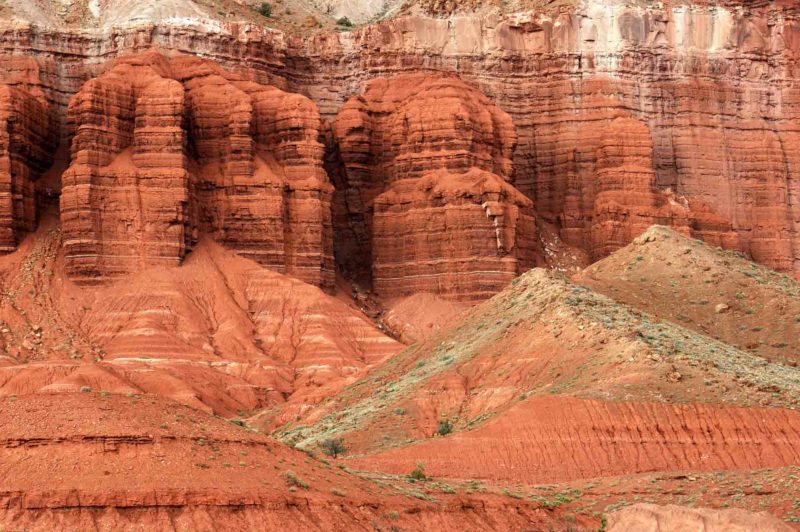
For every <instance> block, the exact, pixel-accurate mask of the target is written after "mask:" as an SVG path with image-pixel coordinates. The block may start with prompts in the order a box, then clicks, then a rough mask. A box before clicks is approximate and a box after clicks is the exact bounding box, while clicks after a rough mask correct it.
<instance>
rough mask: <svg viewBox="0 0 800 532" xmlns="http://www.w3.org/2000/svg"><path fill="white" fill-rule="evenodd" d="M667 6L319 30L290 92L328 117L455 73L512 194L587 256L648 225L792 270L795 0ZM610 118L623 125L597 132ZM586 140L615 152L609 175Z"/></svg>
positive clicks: (797, 213)
mask: <svg viewBox="0 0 800 532" xmlns="http://www.w3.org/2000/svg"><path fill="white" fill-rule="evenodd" d="M664 4H665V5H664V7H663V8H656V7H651V8H644V7H628V6H625V5H623V3H621V2H613V1H603V2H601V1H593V2H586V3H585V4H582V5H580V6H574V7H570V8H564V9H562V10H560V11H549V12H542V11H533V12H530V13H527V14H525V15H517V16H512V17H506V18H493V17H491V16H489V17H484V18H481V19H478V18H470V17H453V18H450V19H448V20H438V19H425V18H414V17H411V18H405V19H398V20H394V21H390V22H386V23H382V24H379V25H376V26H372V27H368V28H365V29H363V30H361V31H359V32H353V33H350V34H342V35H335V36H332V35H321V36H318V37H316V38H314V39H311V40H308V41H306V42H304V43H303V46H304V47H303V52H304V54H305V55H306V58H307V59H306V60H307V61H310V64H311V66H312V68H307V69H305V70H304V71H305V72H306V74H304V75H303V78H301V79H300V80H297V81H295V83H297V82H298V81H299V82H300V86H302V87H303V88H304V89H305V90H307V91H308V93H309V94H310V95H311V97H312V98H313V99H314V100H315V101H317V102H319V105H320V108H321V110H322V112H323V115H326V114H332V113H333V112H334V111H335V110H336V109H337V108H338V106H339V105H340V103H339V102H340V101H341V99H343V96H345V95H347V94H349V93H352V92H358V91H359V87H360V86H361V85H362V84H363V83H364V81H365V80H366V79H368V78H370V77H372V76H375V75H381V76H385V75H389V74H395V73H397V72H402V71H408V70H426V71H428V70H444V71H456V72H458V73H459V75H460V76H461V77H462V79H464V80H465V81H467V82H469V83H472V84H475V85H477V86H478V87H479V88H480V89H481V90H482V91H483V92H484V93H485V94H486V95H487V96H488V97H489V98H490V99H491V100H492V101H493V102H494V103H496V104H497V105H499V106H500V107H501V108H502V109H504V110H505V111H506V112H508V113H509V115H510V116H511V117H512V119H513V120H514V123H515V125H516V130H517V134H518V137H519V140H518V143H517V148H516V150H515V154H514V169H515V186H516V187H517V188H518V189H519V190H520V191H521V192H523V193H524V194H525V195H526V196H527V197H529V198H530V199H532V200H533V201H534V204H535V210H536V213H537V215H538V216H539V217H540V219H541V220H542V221H544V222H547V223H552V224H554V225H555V226H556V227H557V229H558V234H559V236H560V237H561V238H562V239H563V240H564V241H565V242H567V243H568V244H570V245H572V246H577V247H579V248H580V249H581V250H582V251H584V252H586V253H587V254H588V255H589V256H590V257H591V258H592V259H597V258H599V257H602V256H604V255H605V254H607V253H608V252H609V251H611V250H612V249H616V248H618V247H619V246H620V245H621V244H622V243H624V242H626V241H629V240H630V238H631V235H633V234H635V233H636V232H637V231H640V228H641V227H642V226H644V225H646V224H647V223H649V222H650V221H651V220H652V221H658V222H659V223H663V224H669V225H673V226H676V228H681V227H682V228H683V231H687V230H688V232H690V233H691V234H692V235H693V236H696V237H700V238H703V239H705V240H707V241H709V242H712V243H714V244H718V245H724V246H726V247H731V248H737V249H740V250H742V251H744V252H746V253H748V254H750V255H751V256H752V257H753V258H754V259H755V260H757V261H759V262H762V263H764V264H767V265H769V266H771V267H774V268H777V269H779V270H781V271H786V272H794V274H795V275H797V274H798V273H800V261H799V260H798V256H800V252H799V251H798V250H800V240H798V239H799V238H800V236H799V235H800V233H798V228H800V225H799V222H798V220H800V205H798V177H797V176H798V166H797V161H798V153H799V152H798V148H797V146H798V144H797V142H796V140H797V139H796V137H797V126H796V123H797V120H796V114H797V105H796V102H797V99H798V94H797V89H796V87H795V85H796V83H795V82H794V80H795V79H796V78H797V66H798V57H800V37H798V36H799V35H800V7H798V6H797V4H796V3H794V2H757V3H752V2H748V3H743V2H738V3H737V2H728V3H726V4H725V5H724V6H723V5H720V6H708V5H704V4H702V3H698V4H696V5H692V6H687V5H682V4H679V3H670V2H665V3H664ZM342 57H344V58H346V61H343V60H342ZM331 87H335V89H333V90H332V89H331ZM617 118H624V119H625V120H627V121H628V125H620V126H618V127H616V128H614V129H613V130H610V129H609V127H608V124H609V123H611V121H613V120H616V119H617ZM608 135H613V136H615V137H616V138H617V139H618V140H613V139H611V138H609V137H608ZM599 138H602V139H603V142H605V143H611V144H616V145H618V146H619V147H620V150H618V151H620V155H619V156H617V157H615V159H616V162H614V163H613V164H615V165H617V166H618V170H617V171H616V173H617V174H618V175H619V176H621V175H622V174H625V173H627V174H628V176H627V177H625V178H624V179H623V180H622V181H619V182H616V183H615V182H614V181H615V178H614V177H612V176H610V175H609V171H610V170H609V167H608V164H609V163H608V161H606V162H604V161H603V160H602V159H603V158H604V157H606V158H607V154H606V155H604V153H606V152H607V150H603V149H598V148H600V146H598V144H597V142H598V139H599ZM626 146H627V147H626ZM633 146H639V147H638V148H635V149H634V148H632V147H633ZM649 146H651V148H650V147H649ZM632 150H633V151H641V150H644V152H646V151H648V150H650V151H651V153H650V154H649V155H648V154H647V153H644V152H642V153H641V154H639V155H636V154H634V153H633V151H632ZM626 152H627V154H626ZM627 157H633V158H634V159H638V161H626V160H625V159H626V158H627ZM647 158H650V159H651V161H649V162H648V161H646V159H647ZM634 167H638V170H633V171H632V170H631V169H632V168H634ZM601 189H604V192H602V193H601ZM609 194H611V195H613V196H614V205H613V206H611V205H610V204H609V203H608V197H609Z"/></svg>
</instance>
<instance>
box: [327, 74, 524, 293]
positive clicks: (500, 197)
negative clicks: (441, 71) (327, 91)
mask: <svg viewBox="0 0 800 532" xmlns="http://www.w3.org/2000/svg"><path fill="white" fill-rule="evenodd" d="M333 133H334V138H335V141H336V142H337V148H338V150H339V156H340V158H341V164H342V171H341V178H340V181H339V182H337V203H336V208H337V219H338V220H341V225H340V227H342V226H343V227H342V230H341V231H340V234H341V242H340V243H338V245H339V256H340V257H345V258H346V261H345V265H346V266H347V260H349V261H353V260H356V261H363V262H367V263H369V264H371V266H372V268H371V274H372V281H373V286H374V288H375V290H376V291H377V292H378V293H379V294H381V295H383V296H386V297H398V296H404V295H409V294H413V293H417V292H434V293H439V294H442V295H444V296H446V297H449V298H452V299H466V300H469V299H481V298H485V297H487V296H490V295H492V294H493V293H496V292H497V291H499V290H500V289H502V287H503V286H505V284H506V283H508V281H510V280H511V279H512V278H513V277H514V276H515V275H516V274H517V273H519V272H520V271H522V270H525V269H527V268H529V267H531V266H532V265H533V264H534V263H535V245H534V238H535V231H536V226H535V221H534V217H533V203H532V202H531V201H530V200H529V199H528V198H526V197H525V196H524V195H522V194H521V193H520V192H519V191H518V190H516V189H515V188H514V186H513V185H512V184H511V178H512V163H511V156H512V153H513V150H514V147H515V143H516V133H515V131H514V125H513V122H512V121H511V118H510V117H509V116H508V115H507V114H506V113H504V112H503V111H501V110H500V109H499V108H498V107H496V106H495V105H493V104H492V103H491V102H489V100H488V99H487V98H486V97H485V96H484V95H482V94H481V93H480V92H479V91H477V90H475V89H474V88H472V87H470V86H468V85H467V84H465V83H464V82H463V81H461V80H460V79H458V78H457V77H453V76H426V75H410V76H399V77H395V78H382V79H378V80H375V81H373V82H372V83H370V84H369V86H368V88H367V89H366V91H365V93H364V94H363V96H359V97H354V98H352V99H351V100H350V101H348V102H347V103H346V104H345V105H344V107H343V108H342V110H341V112H340V113H339V115H338V116H337V117H336V119H335V120H334V123H333Z"/></svg>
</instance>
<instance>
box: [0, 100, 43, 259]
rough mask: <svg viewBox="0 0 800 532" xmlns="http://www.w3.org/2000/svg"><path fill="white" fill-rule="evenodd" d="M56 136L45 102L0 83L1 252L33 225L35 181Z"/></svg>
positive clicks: (34, 225) (17, 240)
mask: <svg viewBox="0 0 800 532" xmlns="http://www.w3.org/2000/svg"><path fill="white" fill-rule="evenodd" d="M55 137H56V135H55V132H54V129H53V126H52V123H51V120H50V112H49V109H48V107H47V105H46V104H44V103H42V101H41V100H40V99H38V98H36V97H35V96H33V95H32V94H31V93H30V92H28V91H26V90H24V89H22V88H18V87H12V86H9V85H0V252H9V251H13V250H14V249H16V247H17V244H18V243H19V240H20V238H21V237H22V236H23V235H24V234H25V233H27V232H30V231H32V230H33V229H35V227H36V180H37V179H38V178H39V176H41V174H42V173H43V172H44V171H45V170H47V168H48V167H49V166H50V165H51V164H52V162H53V152H54V150H55V145H54V144H55Z"/></svg>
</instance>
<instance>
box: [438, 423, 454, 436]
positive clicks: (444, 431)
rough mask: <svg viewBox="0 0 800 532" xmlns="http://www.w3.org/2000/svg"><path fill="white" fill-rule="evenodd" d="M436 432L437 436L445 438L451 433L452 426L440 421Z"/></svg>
mask: <svg viewBox="0 0 800 532" xmlns="http://www.w3.org/2000/svg"><path fill="white" fill-rule="evenodd" d="M436 432H437V433H438V434H439V436H447V435H448V434H450V433H451V432H453V424H452V423H450V422H449V421H448V420H446V419H445V420H442V421H440V422H439V428H437V429H436Z"/></svg>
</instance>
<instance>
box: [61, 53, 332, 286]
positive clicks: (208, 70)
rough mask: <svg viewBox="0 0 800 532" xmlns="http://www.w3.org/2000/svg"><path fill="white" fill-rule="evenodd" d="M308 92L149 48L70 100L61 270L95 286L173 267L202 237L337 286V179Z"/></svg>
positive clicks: (297, 274)
mask: <svg viewBox="0 0 800 532" xmlns="http://www.w3.org/2000/svg"><path fill="white" fill-rule="evenodd" d="M319 129H320V119H319V114H318V112H317V110H316V106H314V104H313V103H312V102H311V101H309V100H308V99H307V98H305V97H303V96H300V95H297V94H289V93H286V92H283V91H281V90H279V89H277V88H274V87H271V86H264V85H260V84H258V83H255V82H251V81H246V80H241V79H237V78H236V77H235V76H230V75H229V74H227V73H226V72H225V71H224V70H223V69H221V68H219V66H217V65H216V64H214V63H212V62H209V61H202V60H200V59H196V58H191V57H178V58H175V59H172V60H168V59H167V58H166V57H164V56H162V55H160V54H157V53H149V54H144V55H138V56H131V57H130V58H126V59H124V60H121V61H120V62H119V63H118V64H117V65H116V66H114V67H113V68H112V69H111V70H109V71H108V72H107V73H106V74H104V75H102V76H101V77H99V78H95V79H93V80H91V81H89V82H87V83H86V84H85V85H84V86H83V87H82V88H81V90H80V91H79V92H78V94H77V95H76V96H75V97H74V98H73V99H72V101H71V103H70V106H69V111H68V131H69V132H70V134H71V136H72V156H71V159H72V165H71V166H70V168H69V169H68V170H67V171H66V172H65V173H64V174H63V177H62V196H61V219H62V227H63V232H64V249H65V254H66V260H67V264H66V267H67V271H68V273H69V274H70V276H71V277H72V278H73V279H76V280H78V281H83V282H93V281H96V280H100V279H108V278H113V277H117V276H120V275H125V274H129V273H133V272H136V271H139V270H142V269H145V268H147V267H151V266H157V265H178V264H180V262H181V260H182V259H183V257H184V256H185V255H186V253H187V251H188V250H189V249H190V248H191V247H192V245H193V244H194V242H196V240H197V238H198V233H199V232H200V231H202V232H204V233H207V234H210V235H211V236H212V237H213V238H215V239H216V240H217V241H219V242H220V243H222V244H224V245H225V246H227V247H229V248H230V249H232V250H234V251H236V252H237V253H238V254H240V255H242V256H245V257H248V258H252V259H254V260H255V261H257V262H259V263H260V264H262V265H263V266H265V267H267V268H270V269H272V270H276V271H279V272H282V273H288V274H290V275H292V276H294V277H296V278H298V279H301V280H303V281H307V282H309V283H311V284H315V285H319V286H322V287H324V288H328V289H330V288H332V287H333V248H332V245H333V234H332V227H331V218H330V213H331V208H330V202H331V194H332V187H331V185H330V183H329V181H328V178H327V176H326V174H325V171H324V170H323V167H322V155H323V145H322V144H321V143H320V142H319V135H320V132H319Z"/></svg>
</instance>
